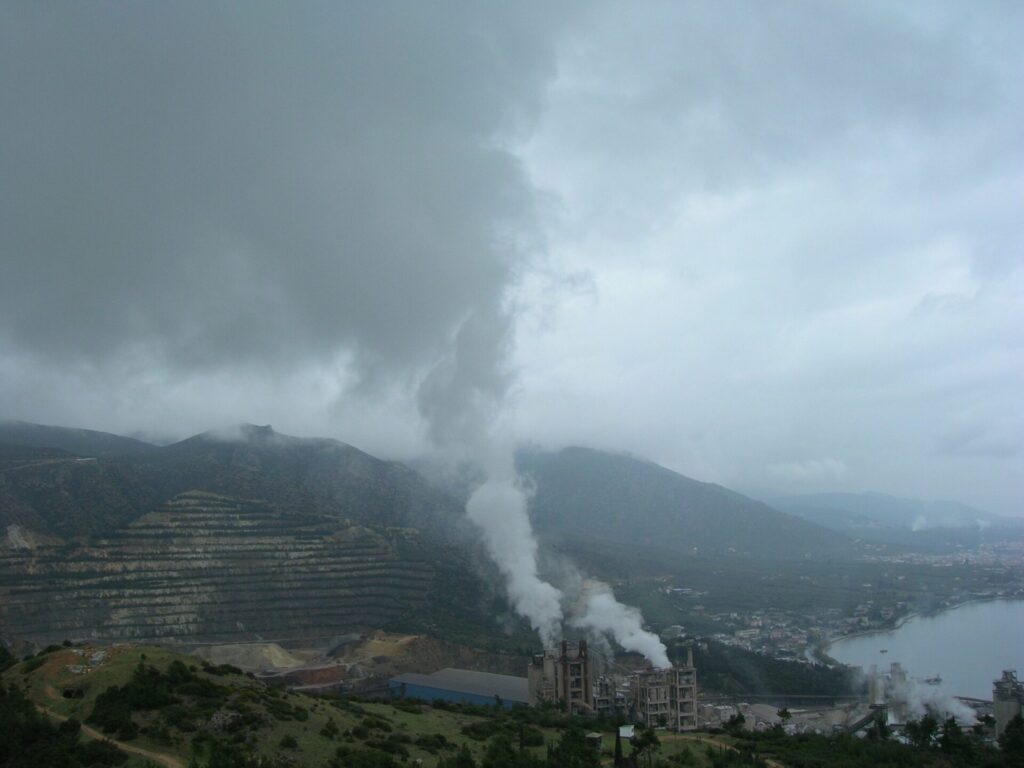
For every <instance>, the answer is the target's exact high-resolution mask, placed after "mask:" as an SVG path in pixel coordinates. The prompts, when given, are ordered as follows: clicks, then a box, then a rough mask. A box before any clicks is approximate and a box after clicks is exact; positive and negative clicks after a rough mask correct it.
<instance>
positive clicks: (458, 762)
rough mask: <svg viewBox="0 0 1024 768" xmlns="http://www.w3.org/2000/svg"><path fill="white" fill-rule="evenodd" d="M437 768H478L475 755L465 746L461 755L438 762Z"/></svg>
mask: <svg viewBox="0 0 1024 768" xmlns="http://www.w3.org/2000/svg"><path fill="white" fill-rule="evenodd" d="M437 768H477V766H476V760H474V759H473V753H472V752H470V751H469V747H467V746H466V745H465V744H463V745H462V749H460V750H459V754H457V755H455V756H454V757H448V758H445V759H443V760H441V761H440V762H438V764H437Z"/></svg>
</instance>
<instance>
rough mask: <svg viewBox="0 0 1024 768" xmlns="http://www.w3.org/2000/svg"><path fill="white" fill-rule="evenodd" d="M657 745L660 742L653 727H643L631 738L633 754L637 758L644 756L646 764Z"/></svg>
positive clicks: (659, 744) (649, 761)
mask: <svg viewBox="0 0 1024 768" xmlns="http://www.w3.org/2000/svg"><path fill="white" fill-rule="evenodd" d="M659 746H661V742H660V741H658V734H657V733H655V732H654V729H653V728H645V729H644V730H642V731H640V732H639V733H638V734H637V736H636V737H634V739H633V755H634V756H635V757H637V758H641V757H645V758H646V759H647V764H648V765H650V764H651V757H652V756H653V754H654V750H656V749H657V748H658V747H659Z"/></svg>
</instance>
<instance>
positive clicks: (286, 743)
mask: <svg viewBox="0 0 1024 768" xmlns="http://www.w3.org/2000/svg"><path fill="white" fill-rule="evenodd" d="M281 747H282V748H283V749H298V748H299V742H297V741H296V740H295V737H294V736H292V735H291V734H290V733H286V734H285V735H284V736H282V737H281Z"/></svg>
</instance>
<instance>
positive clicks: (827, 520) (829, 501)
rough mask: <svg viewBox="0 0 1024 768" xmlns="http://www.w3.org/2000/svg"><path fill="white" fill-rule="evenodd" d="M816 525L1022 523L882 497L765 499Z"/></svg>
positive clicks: (952, 504)
mask: <svg viewBox="0 0 1024 768" xmlns="http://www.w3.org/2000/svg"><path fill="white" fill-rule="evenodd" d="M769 503H770V504H772V506H774V507H776V508H777V509H781V510H784V511H786V512H789V513H791V514H794V515H798V516H799V517H802V518H804V519H805V520H810V521H811V522H814V523H817V524H818V525H822V526H825V527H826V528H831V529H833V530H841V531H844V532H848V531H855V530H862V529H869V528H906V529H910V530H914V531H923V530H927V529H929V528H993V527H994V528H1017V527H1021V526H1024V520H1021V519H1019V518H1012V517H1003V516H1000V515H994V514H992V513H991V512H984V511H982V510H980V509H976V508H974V507H971V506H968V505H967V504H961V503H960V502H956V501H941V500H940V501H922V500H920V499H906V498H900V497H898V496H889V495H887V494H884V493H815V494H806V495H801V496H783V497H776V498H771V499H769Z"/></svg>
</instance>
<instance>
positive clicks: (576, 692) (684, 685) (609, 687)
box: [388, 640, 697, 731]
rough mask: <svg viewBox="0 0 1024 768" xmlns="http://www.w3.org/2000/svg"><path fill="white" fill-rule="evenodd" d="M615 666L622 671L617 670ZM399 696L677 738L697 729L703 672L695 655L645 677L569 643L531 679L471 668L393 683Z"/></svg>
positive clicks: (537, 660) (552, 652)
mask: <svg viewBox="0 0 1024 768" xmlns="http://www.w3.org/2000/svg"><path fill="white" fill-rule="evenodd" d="M613 667H615V669H613ZM388 688H389V691H390V693H391V695H393V696H406V697H410V698H417V699H424V700H427V701H433V700H436V699H441V700H444V701H453V702H467V703H471V704H484V705H493V704H495V703H497V702H500V703H501V705H502V706H506V707H511V706H514V705H516V704H528V705H530V706H542V705H544V704H545V703H549V704H552V705H555V706H557V707H559V708H561V709H563V710H565V711H567V712H570V713H573V714H581V715H588V714H589V715H620V716H623V717H627V718H629V719H631V720H633V721H635V722H642V723H644V724H646V725H649V726H652V727H662V728H668V729H671V730H674V731H686V730H695V729H696V728H697V671H696V669H694V666H693V655H692V652H691V653H689V654H688V655H687V661H686V664H685V665H684V666H673V667H669V668H667V669H654V668H653V667H650V666H648V667H646V668H644V669H640V670H633V671H630V670H626V669H624V668H619V667H618V666H617V665H614V664H613V663H612V662H610V661H608V660H607V659H605V658H604V657H603V656H595V657H592V656H591V654H590V653H589V652H588V649H587V641H586V640H579V641H578V642H569V641H562V643H561V644H560V646H559V647H558V648H549V649H547V650H545V651H544V652H543V653H539V654H537V655H535V656H534V657H533V658H532V659H531V660H530V664H529V666H528V668H527V674H526V677H525V678H524V677H515V676H512V675H495V674H491V673H489V672H474V671H470V670H464V669H442V670H440V671H439V672H435V673H433V674H430V675H421V674H411V673H410V674H404V675H398V676H397V677H393V678H391V680H390V681H389V683H388Z"/></svg>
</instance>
